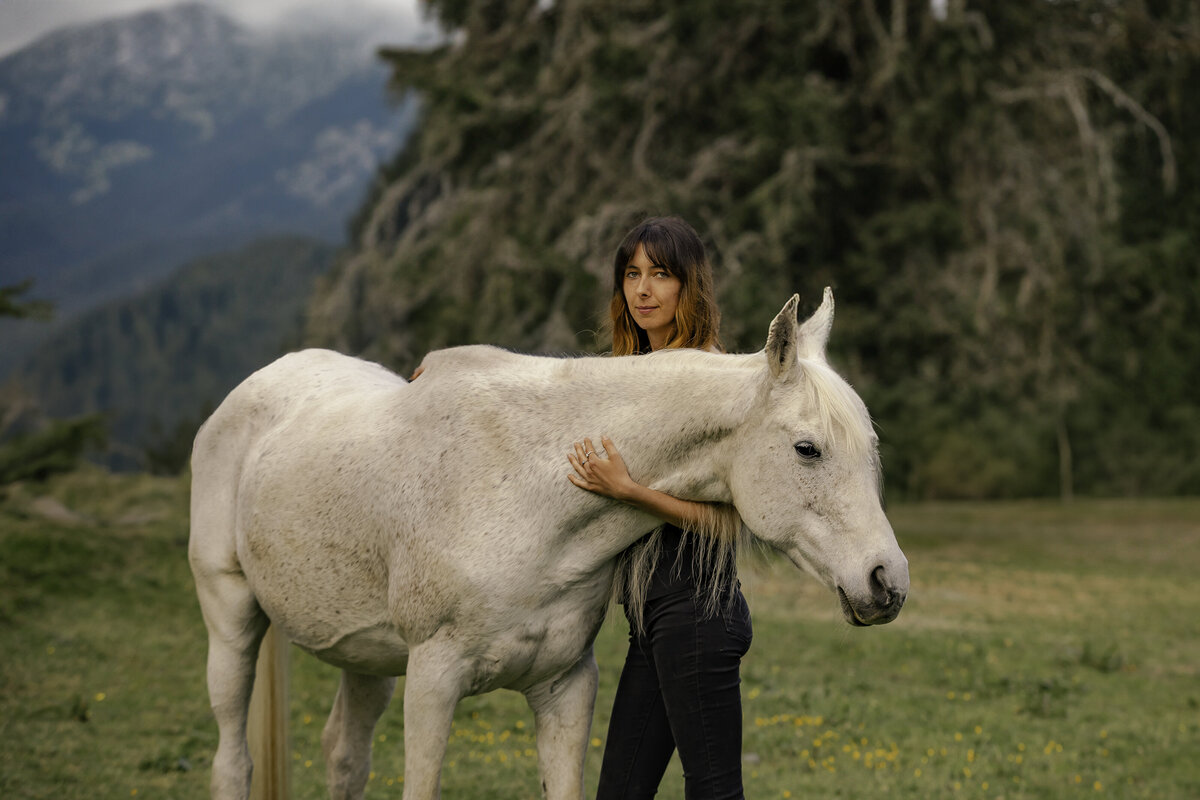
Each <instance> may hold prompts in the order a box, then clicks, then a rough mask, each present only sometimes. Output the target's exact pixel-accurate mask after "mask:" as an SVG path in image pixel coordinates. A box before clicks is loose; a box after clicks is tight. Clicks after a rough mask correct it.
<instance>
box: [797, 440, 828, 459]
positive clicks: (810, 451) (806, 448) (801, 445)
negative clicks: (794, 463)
mask: <svg viewBox="0 0 1200 800" xmlns="http://www.w3.org/2000/svg"><path fill="white" fill-rule="evenodd" d="M793 446H794V447H795V448H796V454H797V455H798V456H800V457H801V458H803V459H805V460H807V461H812V460H814V459H817V458H820V457H821V451H820V450H819V449H817V446H816V445H815V444H813V443H812V442H796V444H795V445H793Z"/></svg>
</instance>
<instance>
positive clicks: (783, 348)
mask: <svg viewBox="0 0 1200 800" xmlns="http://www.w3.org/2000/svg"><path fill="white" fill-rule="evenodd" d="M799 304H800V295H798V294H794V295H792V299H791V300H788V301H787V303H785V304H784V306H783V310H782V311H780V312H779V313H778V314H777V315H775V319H774V321H772V322H771V330H770V332H768V333H767V347H766V353H767V364H768V365H769V366H770V368H771V375H772V376H774V377H776V378H779V377H781V376H783V375H786V374H787V373H788V372H789V371H790V370H791V368H792V366H793V365H794V364H795V363H796V353H797V350H796V345H797V340H798V338H799V335H800V330H799V328H798V327H797V325H796V306H798V305H799Z"/></svg>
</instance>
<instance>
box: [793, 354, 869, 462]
mask: <svg viewBox="0 0 1200 800" xmlns="http://www.w3.org/2000/svg"><path fill="white" fill-rule="evenodd" d="M800 367H801V369H802V370H803V374H804V376H805V377H806V378H807V379H808V383H809V385H810V386H811V387H812V396H813V399H814V400H815V401H816V402H815V404H816V407H817V415H818V416H819V417H820V420H821V428H822V429H823V431H824V433H825V435H826V436H828V437H829V438H830V439H831V440H832V441H833V442H835V443H836V444H838V445H840V446H842V447H844V448H845V449H846V451H847V453H848V454H849V455H850V456H851V457H862V456H864V455H870V454H871V453H873V452H874V451H875V442H876V436H875V432H874V429H873V428H872V427H871V415H870V414H869V413H868V412H867V407H866V405H864V404H863V401H862V399H861V398H859V396H858V395H857V394H856V393H855V392H854V389H852V388H851V387H850V384H849V383H847V382H846V380H845V379H844V378H842V376H840V375H838V374H837V373H836V372H835V371H834V370H833V369H832V368H831V367H829V366H828V365H827V364H825V363H824V362H821V361H811V360H807V359H805V360H801V361H800Z"/></svg>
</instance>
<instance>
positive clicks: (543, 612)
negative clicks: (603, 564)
mask: <svg viewBox="0 0 1200 800" xmlns="http://www.w3.org/2000/svg"><path fill="white" fill-rule="evenodd" d="M605 597H606V592H601V593H599V594H594V593H585V594H584V596H580V595H578V594H572V595H571V596H564V597H560V598H557V599H556V600H554V601H552V602H550V603H547V604H546V605H544V606H542V607H541V608H538V609H536V610H529V611H527V612H526V613H525V614H524V615H523V617H522V618H521V619H519V620H514V621H513V624H511V625H510V626H508V627H507V628H506V629H504V630H502V631H501V632H499V634H498V635H496V636H495V637H494V638H492V640H491V641H490V642H488V645H487V647H486V648H485V649H484V650H483V654H482V655H481V656H479V657H477V658H475V659H474V662H475V663H474V669H473V670H472V671H473V673H474V681H473V684H472V687H471V693H472V694H479V693H482V692H487V691H491V690H493V689H515V690H517V691H525V690H526V689H529V688H530V687H532V686H536V685H537V684H539V683H542V682H543V681H546V680H551V679H554V678H557V677H558V676H559V675H561V674H562V673H563V672H564V671H566V670H568V669H570V668H571V667H573V666H574V665H575V664H576V663H578V661H579V659H580V657H581V656H582V655H583V654H584V653H585V652H587V650H588V649H589V648H590V647H591V644H592V641H593V640H594V639H595V638H596V633H597V632H598V631H599V630H600V624H601V623H602V622H603V621H604V610H605V603H604V599H605Z"/></svg>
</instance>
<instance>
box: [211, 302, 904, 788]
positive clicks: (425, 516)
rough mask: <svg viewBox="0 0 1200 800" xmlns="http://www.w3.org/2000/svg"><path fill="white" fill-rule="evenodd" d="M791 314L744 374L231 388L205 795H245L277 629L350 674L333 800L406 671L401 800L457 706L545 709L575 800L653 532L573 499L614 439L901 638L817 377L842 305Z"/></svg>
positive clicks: (221, 459) (311, 363)
mask: <svg viewBox="0 0 1200 800" xmlns="http://www.w3.org/2000/svg"><path fill="white" fill-rule="evenodd" d="M797 302H798V297H793V298H792V299H791V300H790V301H789V302H788V303H787V305H785V306H784V308H783V310H782V311H781V312H780V313H779V315H778V316H777V317H776V318H775V320H774V322H773V323H772V324H771V328H770V333H769V335H768V338H767V344H766V347H765V349H764V350H763V351H761V352H759V353H755V354H753V355H719V354H713V353H706V352H700V351H685V350H675V351H663V352H660V353H655V354H652V355H647V356H637V357H630V358H543V357H533V356H522V355H514V354H512V353H508V352H505V351H502V350H499V349H496V348H492V347H481V346H476V347H463V348H453V349H449V350H443V351H438V352H434V353H431V354H430V355H429V356H428V357H427V358H426V361H425V372H424V374H423V375H422V376H421V378H420V379H418V380H416V381H414V382H413V383H407V382H406V381H404V380H403V379H402V378H400V377H397V376H396V375H394V374H393V373H391V372H388V371H387V370H385V369H384V368H382V367H380V366H378V365H376V364H371V363H367V362H364V361H360V360H357V359H353V358H349V357H346V356H342V355H338V354H336V353H332V352H328V351H320V350H309V351H304V352H301V353H294V354H292V355H288V356H284V357H283V358H281V359H279V360H278V361H276V362H275V363H273V364H271V365H270V366H267V367H266V368H264V369H262V370H260V371H258V372H256V373H255V374H254V375H252V376H251V377H250V378H248V379H247V380H246V381H245V382H243V383H242V384H241V385H240V386H238V387H237V388H236V389H234V390H233V392H231V393H230V395H229V397H228V398H227V399H226V400H225V401H224V402H223V403H222V404H221V406H220V407H219V408H218V409H217V410H216V412H215V413H214V414H213V415H212V417H211V418H210V419H209V420H208V421H207V422H206V423H205V424H204V426H203V427H202V428H201V430H200V432H199V434H198V435H197V436H196V442H195V448H194V450H193V454H192V472H193V478H192V530H191V543H190V549H189V556H190V560H191V564H192V570H193V573H194V575H195V579H196V588H197V592H198V594H199V597H200V605H201V608H202V610H203V612H204V619H205V623H206V624H207V626H208V632H209V654H208V687H209V694H210V698H211V701H212V707H213V711H214V713H215V716H216V720H217V725H218V727H219V730H220V742H219V745H218V748H217V753H216V756H215V757H214V759H213V772H212V793H213V796H214V797H217V798H244V797H246V796H247V794H248V792H249V791H250V784H251V758H250V754H249V749H248V747H247V742H246V720H247V705H248V702H249V698H250V693H251V685H252V684H253V682H254V675H255V654H256V652H257V651H258V649H259V643H260V641H261V640H262V639H263V636H264V632H265V631H266V630H267V627H268V624H269V625H270V626H271V629H272V631H273V632H274V631H277V632H278V634H279V635H280V636H281V637H282V638H283V639H284V640H286V641H290V642H292V643H294V644H296V645H297V646H299V647H301V648H302V649H304V650H306V651H308V652H309V653H312V654H313V655H315V656H316V657H317V658H319V659H321V660H323V661H326V662H328V663H330V664H334V665H336V666H339V667H341V668H342V669H343V672H342V681H341V686H340V688H339V690H338V694H337V698H336V700H335V701H334V706H333V713H332V714H331V715H330V717H329V721H328V722H327V724H326V726H325V730H324V733H323V735H322V749H323V750H324V752H325V756H326V760H327V767H326V769H327V777H328V784H329V789H330V793H331V795H332V796H333V797H335V798H357V797H361V795H362V792H363V790H364V787H365V784H366V781H367V777H368V774H369V770H370V748H371V737H372V731H373V729H374V726H375V723H376V722H377V720H378V718H379V716H380V715H381V714H382V713H383V711H384V709H385V708H386V706H387V705H388V703H389V701H390V698H391V695H392V691H393V689H394V687H395V683H396V678H395V677H394V676H397V675H401V674H404V675H406V676H407V678H406V682H405V687H404V700H403V702H404V757H405V769H404V778H405V779H404V797H405V798H406V800H416V799H417V798H435V797H437V796H438V794H439V781H440V774H441V765H442V760H443V756H444V754H445V749H446V744H447V739H448V736H449V733H450V727H451V720H452V716H453V712H454V708H455V706H456V704H457V703H458V701H459V699H461V698H462V697H465V696H467V695H472V694H478V693H482V692H488V691H491V690H493V689H500V688H507V689H515V690H517V691H519V692H522V693H524V695H525V697H526V698H527V700H528V702H529V705H530V707H531V708H532V709H533V713H534V717H535V722H536V734H537V752H538V765H539V769H540V771H541V776H542V790H543V793H544V795H545V796H546V797H547V798H551V800H557V799H558V798H572V800H576V799H578V798H582V797H583V764H584V755H585V751H586V747H587V743H588V736H589V728H590V725H591V718H592V706H593V703H594V701H595V694H596V680H597V671H596V665H595V660H594V658H593V655H592V643H593V640H594V638H595V635H596V633H597V630H598V629H599V626H600V623H601V621H602V619H603V617H604V614H605V609H606V605H607V603H608V599H609V593H610V587H611V583H612V575H613V570H614V563H615V559H616V557H617V555H618V554H619V553H620V552H621V551H622V550H624V549H625V548H627V547H628V546H629V545H630V544H632V543H633V542H634V541H636V540H637V539H638V538H639V537H641V536H642V535H643V534H645V533H646V532H647V531H649V530H651V529H653V528H654V527H656V526H657V525H658V524H659V521H658V520H656V519H654V518H653V517H651V516H649V515H648V514H646V513H644V512H641V511H638V510H636V509H634V508H632V507H630V506H628V505H625V504H622V503H619V502H614V501H612V500H608V499H605V498H603V497H600V496H598V495H594V494H590V493H587V492H584V491H581V490H580V489H578V488H576V487H574V486H572V485H571V483H570V482H568V480H567V476H566V473H567V471H568V466H567V461H566V453H567V450H568V447H569V446H570V444H571V442H573V441H576V440H578V439H581V438H582V437H583V436H585V435H589V436H593V437H597V438H598V434H599V433H601V432H603V433H606V434H608V435H610V436H611V437H612V439H613V440H614V441H616V442H618V443H619V444H620V446H621V451H622V454H623V455H624V458H625V460H626V462H627V463H628V464H629V466H630V469H631V470H632V473H633V477H634V479H635V480H638V481H639V482H642V483H645V484H648V485H651V486H653V487H655V488H658V489H661V490H663V491H665V492H668V493H670V494H673V495H676V496H678V497H683V498H690V499H695V500H703V501H719V502H724V503H732V504H733V505H734V506H735V507H736V509H737V511H738V512H739V513H740V515H741V517H742V519H743V521H744V523H745V525H746V526H747V527H748V528H749V529H750V531H751V532H752V533H753V534H754V535H755V536H757V537H758V538H759V539H761V540H762V541H764V542H767V543H769V544H770V545H772V546H774V547H775V548H777V549H778V550H780V551H782V552H783V553H785V554H786V555H787V556H788V557H789V558H790V559H791V560H792V561H793V562H794V563H795V564H796V565H797V566H798V567H800V568H802V569H804V570H806V571H808V572H810V573H812V574H813V575H814V576H816V577H817V578H818V579H819V580H820V581H821V582H822V583H824V584H825V585H826V586H827V587H828V588H829V589H830V590H832V591H833V592H835V593H836V595H837V597H838V598H839V601H840V603H841V607H842V611H843V613H844V615H845V618H846V620H847V621H848V622H850V623H851V624H852V625H872V624H878V623H884V622H889V621H891V620H892V619H894V618H895V617H896V615H897V614H898V613H899V612H900V607H901V606H902V605H903V603H904V599H905V596H906V593H907V591H908V562H907V561H906V559H905V557H904V554H903V553H902V552H901V551H900V548H899V547H898V546H897V544H896V539H895V537H894V535H893V533H892V528H891V526H890V525H889V523H888V521H887V518H886V517H885V516H884V513H883V510H882V507H881V502H880V465H879V460H878V455H877V448H876V437H875V434H874V431H873V429H872V427H871V422H870V419H869V417H868V415H867V411H866V408H865V407H864V406H863V404H862V401H861V400H859V398H858V396H857V395H856V394H855V393H854V392H853V390H852V389H851V388H850V386H849V385H848V384H847V383H846V382H845V381H843V380H842V379H841V378H840V377H839V376H838V375H837V374H836V373H835V372H834V371H833V370H831V369H830V368H829V367H828V366H827V364H826V363H825V357H824V351H825V343H826V340H827V338H828V335H829V329H830V325H831V323H832V319H833V297H832V293H831V292H830V291H829V290H828V289H826V290H825V296H824V301H823V302H822V304H821V307H820V308H819V309H818V310H817V311H816V313H815V314H814V315H813V316H812V317H811V318H810V319H809V320H808V321H807V322H805V323H804V324H803V325H799V324H797V321H796V305H797ZM280 649H281V650H282V651H286V645H284V646H283V647H282V648H280ZM283 761H284V763H286V762H287V754H286V753H285V754H283ZM260 771H261V765H260ZM258 783H259V780H258V778H256V779H255V784H256V785H257V784H258Z"/></svg>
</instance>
